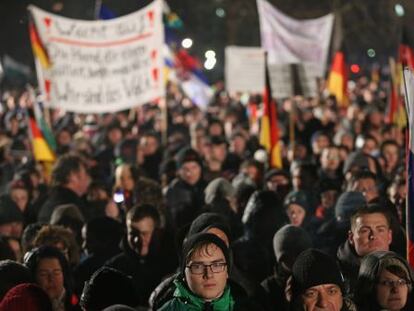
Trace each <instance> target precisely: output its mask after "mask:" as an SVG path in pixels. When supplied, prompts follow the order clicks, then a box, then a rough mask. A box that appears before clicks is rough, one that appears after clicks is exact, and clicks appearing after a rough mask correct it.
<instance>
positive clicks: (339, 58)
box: [328, 50, 349, 108]
mask: <svg viewBox="0 0 414 311" xmlns="http://www.w3.org/2000/svg"><path fill="white" fill-rule="evenodd" d="M347 83H348V71H347V67H346V62H345V54H344V52H343V51H341V50H339V51H337V52H336V53H335V55H334V58H333V61H332V67H331V71H330V73H329V76H328V91H329V92H330V93H331V94H332V95H335V97H336V101H337V102H338V106H339V107H340V108H345V107H348V103H349V101H348V94H347V93H348V92H347Z"/></svg>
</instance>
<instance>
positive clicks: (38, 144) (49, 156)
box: [33, 137, 55, 162]
mask: <svg viewBox="0 0 414 311" xmlns="http://www.w3.org/2000/svg"><path fill="white" fill-rule="evenodd" d="M33 155H34V157H35V159H36V161H44V162H53V161H55V155H54V154H53V152H52V150H50V147H49V145H48V144H47V143H46V141H45V140H44V139H43V138H39V137H38V138H34V139H33Z"/></svg>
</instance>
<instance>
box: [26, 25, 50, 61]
mask: <svg viewBox="0 0 414 311" xmlns="http://www.w3.org/2000/svg"><path fill="white" fill-rule="evenodd" d="M29 35H30V42H31V43H32V50H33V54H34V55H35V57H36V58H37V59H38V60H39V61H40V64H41V65H42V67H43V68H45V69H48V68H50V66H51V64H50V59H49V56H48V54H47V51H46V49H45V47H44V46H43V43H42V41H41V40H40V37H39V34H38V32H37V29H36V26H35V24H34V22H33V20H30V21H29Z"/></svg>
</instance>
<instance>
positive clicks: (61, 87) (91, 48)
mask: <svg viewBox="0 0 414 311" xmlns="http://www.w3.org/2000/svg"><path fill="white" fill-rule="evenodd" d="M29 10H30V12H31V16H32V19H33V23H31V25H30V38H31V42H32V47H33V52H34V54H35V64H36V71H37V75H38V81H39V86H40V88H41V90H42V92H43V94H44V95H45V101H44V102H45V105H47V106H49V107H53V108H61V109H64V110H67V111H73V112H79V113H103V112H115V111H118V110H123V109H127V108H131V107H134V106H137V105H140V104H144V103H146V102H149V101H152V100H156V99H158V98H160V97H163V96H164V95H165V86H164V80H163V77H162V75H163V70H162V68H163V65H164V60H163V55H162V47H163V43H164V30H163V24H162V0H155V1H153V2H152V3H151V4H149V5H148V6H146V7H145V8H143V9H141V10H139V11H137V12H134V13H131V14H128V15H125V16H122V17H120V18H115V19H111V20H106V21H83V20H75V19H69V18H65V17H61V16H58V15H55V14H51V13H49V12H46V11H44V10H41V9H39V8H37V7H35V6H32V5H31V6H29Z"/></svg>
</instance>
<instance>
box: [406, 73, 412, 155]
mask: <svg viewBox="0 0 414 311" xmlns="http://www.w3.org/2000/svg"><path fill="white" fill-rule="evenodd" d="M404 94H405V109H406V111H407V119H408V124H409V127H410V131H409V132H410V140H409V146H408V147H409V149H410V151H411V152H413V153H414V131H413V129H412V128H413V126H414V74H413V72H412V71H411V69H410V68H404Z"/></svg>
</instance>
